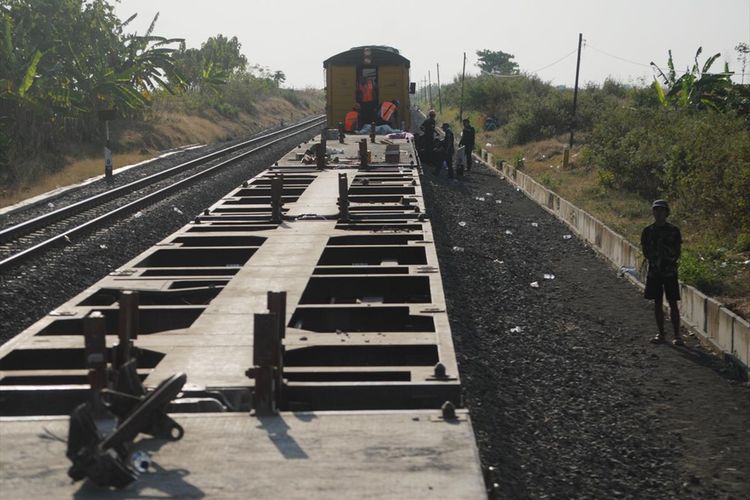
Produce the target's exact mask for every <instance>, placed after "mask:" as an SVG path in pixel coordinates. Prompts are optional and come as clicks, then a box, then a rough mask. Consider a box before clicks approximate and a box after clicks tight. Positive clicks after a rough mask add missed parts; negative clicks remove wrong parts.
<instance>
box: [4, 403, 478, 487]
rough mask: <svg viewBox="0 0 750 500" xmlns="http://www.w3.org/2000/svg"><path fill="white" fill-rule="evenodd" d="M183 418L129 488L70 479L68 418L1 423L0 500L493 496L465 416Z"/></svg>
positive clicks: (145, 443)
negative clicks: (176, 434)
mask: <svg viewBox="0 0 750 500" xmlns="http://www.w3.org/2000/svg"><path fill="white" fill-rule="evenodd" d="M458 414H459V420H457V421H455V422H453V423H447V422H445V421H442V420H439V419H437V418H436V416H437V415H438V412H435V411H411V412H331V413H325V412H323V413H282V414H280V415H278V416H275V417H263V418H262V419H257V418H255V417H250V416H248V415H244V414H198V415H193V414H191V415H184V414H183V415H177V416H175V418H176V420H178V421H179V423H180V424H181V425H182V426H183V427H184V428H185V436H184V437H183V439H182V440H181V441H177V442H169V443H166V444H164V442H163V441H159V440H154V439H144V440H141V441H139V442H138V443H137V449H140V450H144V451H146V452H147V453H149V455H151V459H152V465H151V467H150V469H149V471H148V472H147V473H145V474H143V475H141V477H140V478H139V479H138V480H137V481H136V482H134V483H133V484H131V485H130V486H128V487H127V488H125V489H123V490H119V491H117V490H108V489H103V488H100V487H98V486H96V485H95V484H93V483H91V482H89V481H88V480H85V481H83V482H78V483H71V480H70V478H69V477H68V476H67V468H68V465H69V464H68V463H67V460H65V459H64V457H65V444H64V443H62V442H60V441H56V440H54V439H50V438H49V437H48V436H49V434H48V433H47V432H46V431H49V432H50V433H52V434H55V435H57V436H60V437H63V438H64V437H66V436H67V431H68V429H67V425H68V421H67V418H56V417H55V418H48V419H21V420H9V419H7V418H5V419H3V420H2V425H0V442H2V445H1V446H0V496H2V497H3V498H7V499H11V498H13V499H26V498H28V499H40V498H49V499H51V498H70V497H75V498H96V499H99V498H144V497H147V498H202V497H207V498H245V499H248V498H253V499H265V498H269V499H304V500H317V499H321V500H323V499H325V500H328V499H332V498H359V499H399V500H401V499H417V498H426V499H430V500H439V499H446V500H456V499H462V498H467V499H469V498H470V499H477V498H484V497H485V492H484V484H483V481H482V474H481V470H479V459H478V457H477V456H476V449H475V448H474V447H467V446H466V443H467V442H471V441H473V439H474V437H473V433H472V428H471V424H470V423H469V421H468V420H467V419H466V413H465V412H461V411H459V412H458Z"/></svg>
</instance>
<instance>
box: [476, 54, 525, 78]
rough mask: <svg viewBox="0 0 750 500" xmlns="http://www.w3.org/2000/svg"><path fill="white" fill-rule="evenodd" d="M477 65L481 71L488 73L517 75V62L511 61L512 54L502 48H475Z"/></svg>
mask: <svg viewBox="0 0 750 500" xmlns="http://www.w3.org/2000/svg"><path fill="white" fill-rule="evenodd" d="M477 57H478V58H479V62H477V66H478V67H479V69H481V70H482V73H487V74H490V75H517V74H518V64H517V63H516V62H515V61H513V58H514V57H515V56H514V55H513V54H508V53H507V52H503V51H502V50H487V49H485V50H477Z"/></svg>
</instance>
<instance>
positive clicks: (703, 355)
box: [670, 346, 747, 382]
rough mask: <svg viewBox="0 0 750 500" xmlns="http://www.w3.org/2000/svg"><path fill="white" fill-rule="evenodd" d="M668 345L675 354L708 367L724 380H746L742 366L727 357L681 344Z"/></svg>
mask: <svg viewBox="0 0 750 500" xmlns="http://www.w3.org/2000/svg"><path fill="white" fill-rule="evenodd" d="M670 347H671V348H672V350H673V351H675V352H676V353H677V354H679V355H680V356H682V357H683V358H685V359H687V360H688V361H691V362H693V363H695V364H696V365H698V366H702V367H704V368H709V369H711V370H713V371H714V372H716V374H717V375H719V376H720V377H721V378H723V379H724V380H727V381H730V382H745V381H747V378H746V377H745V375H744V370H743V369H742V367H740V366H738V365H737V364H735V363H733V362H732V361H731V360H729V359H726V360H722V359H721V358H719V357H717V356H716V355H715V354H713V353H710V352H706V351H704V350H703V349H701V348H698V349H695V348H692V347H689V346H683V347H677V346H670Z"/></svg>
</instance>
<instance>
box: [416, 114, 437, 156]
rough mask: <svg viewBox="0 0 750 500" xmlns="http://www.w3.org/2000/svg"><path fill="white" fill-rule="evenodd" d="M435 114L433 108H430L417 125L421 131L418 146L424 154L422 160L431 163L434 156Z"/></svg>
mask: <svg viewBox="0 0 750 500" xmlns="http://www.w3.org/2000/svg"><path fill="white" fill-rule="evenodd" d="M435 116H437V114H436V113H435V110H434V109H431V110H430V112H429V113H428V114H427V119H425V121H423V122H422V125H420V126H419V128H420V130H421V131H422V138H421V141H420V142H421V144H420V147H421V149H422V154H423V155H424V161H425V162H427V163H433V161H434V157H435V153H434V151H435V125H436V123H435Z"/></svg>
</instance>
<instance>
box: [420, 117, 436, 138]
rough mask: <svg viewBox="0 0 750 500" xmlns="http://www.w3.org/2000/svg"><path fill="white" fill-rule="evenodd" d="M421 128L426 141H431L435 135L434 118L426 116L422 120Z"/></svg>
mask: <svg viewBox="0 0 750 500" xmlns="http://www.w3.org/2000/svg"><path fill="white" fill-rule="evenodd" d="M421 128H422V130H423V131H424V136H425V138H427V140H428V141H430V142H432V141H433V139H434V137H435V119H434V118H427V119H426V120H425V121H423V122H422V127H421Z"/></svg>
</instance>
